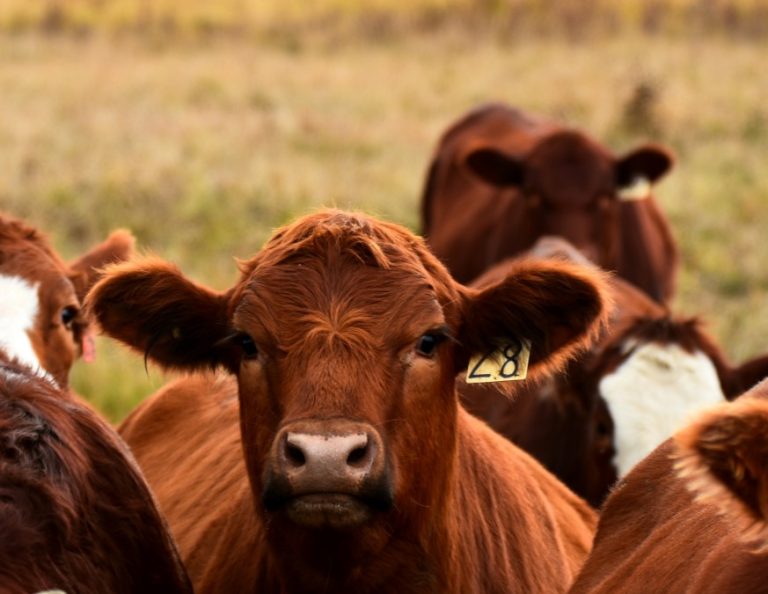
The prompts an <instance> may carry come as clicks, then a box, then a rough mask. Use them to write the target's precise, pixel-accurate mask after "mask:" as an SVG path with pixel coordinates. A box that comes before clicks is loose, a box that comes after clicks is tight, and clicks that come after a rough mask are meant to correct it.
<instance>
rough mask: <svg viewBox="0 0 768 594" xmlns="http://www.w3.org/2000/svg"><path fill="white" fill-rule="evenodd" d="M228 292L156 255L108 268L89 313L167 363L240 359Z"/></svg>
mask: <svg viewBox="0 0 768 594" xmlns="http://www.w3.org/2000/svg"><path fill="white" fill-rule="evenodd" d="M228 301H229V299H228V294H226V293H217V292H214V291H212V290H210V289H207V288H206V287H203V286H201V285H198V284H196V283H194V282H192V281H191V280H189V279H187V278H186V277H184V276H183V275H182V274H181V272H180V271H179V270H178V269H177V268H176V267H175V266H173V265H171V264H168V263H166V262H163V261H162V260H159V259H157V258H143V259H141V260H138V261H134V262H129V263H123V264H117V265H115V266H112V267H110V268H109V269H107V271H106V273H105V275H104V277H103V278H102V279H101V280H100V281H99V282H98V283H97V284H96V285H95V286H94V287H93V289H92V290H91V292H90V293H89V294H88V297H87V299H86V309H87V313H88V314H89V315H90V316H92V319H94V320H96V322H97V323H98V324H99V326H100V327H101V329H102V331H103V332H104V333H105V334H108V335H109V336H111V337H113V338H116V339H117V340H119V341H121V342H123V343H125V344H126V345H128V346H129V347H131V348H133V349H135V350H137V351H139V352H140V353H142V354H143V355H144V357H145V360H146V359H152V360H154V361H155V362H157V363H159V364H160V365H162V366H163V367H166V368H175V369H181V370H186V371H190V370H194V369H201V368H212V367H216V366H218V365H224V366H225V367H228V368H230V369H232V368H233V367H234V365H235V364H236V359H235V356H234V355H235V353H234V347H233V346H232V345H231V344H230V341H228V340H227V338H228V337H229V336H230V333H231V331H230V327H229V317H228Z"/></svg>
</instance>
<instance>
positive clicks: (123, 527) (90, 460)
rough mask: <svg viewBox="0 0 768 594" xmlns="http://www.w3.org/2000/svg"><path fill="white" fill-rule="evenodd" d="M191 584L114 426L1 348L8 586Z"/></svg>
mask: <svg viewBox="0 0 768 594" xmlns="http://www.w3.org/2000/svg"><path fill="white" fill-rule="evenodd" d="M49 588H57V589H62V590H64V591H66V592H67V593H68V594H76V593H84V594H85V593H88V594H91V593H97V592H104V593H106V592H109V593H113V594H121V593H125V594H129V593H130V594H146V593H151V592H156V593H158V594H160V593H163V594H167V593H173V592H178V593H182V592H191V587H190V585H189V581H188V578H187V577H186V574H185V572H184V569H183V568H182V565H181V563H180V561H179V559H178V555H177V553H176V549H175V547H174V545H173V542H172V541H171V538H170V536H169V535H168V533H167V530H166V527H165V524H164V521H163V519H162V518H161V516H160V514H159V512H158V511H157V508H156V506H155V503H154V501H153V499H152V495H151V494H150V492H149V489H148V488H147V486H146V484H145V483H144V480H143V478H142V476H141V474H140V473H139V470H138V468H137V467H136V465H135V463H134V462H133V458H132V457H131V455H130V454H129V453H128V450H127V448H126V447H125V445H124V443H123V442H122V440H121V439H120V438H119V437H118V436H117V434H116V433H115V431H114V430H113V429H112V428H111V427H109V426H108V425H107V424H106V423H105V422H103V421H102V420H100V419H99V418H98V416H97V415H96V414H94V413H93V412H92V411H91V410H90V409H89V408H87V407H85V406H83V405H81V404H79V403H78V402H77V401H75V400H74V399H73V397H72V396H71V395H70V394H68V393H67V392H66V391H64V390H61V389H59V388H58V387H56V386H54V384H53V383H52V382H50V381H48V380H47V379H43V378H40V377H39V376H36V375H34V374H32V373H31V372H30V371H29V370H28V369H26V368H24V367H22V366H18V365H16V364H13V363H10V362H9V361H8V360H7V359H6V358H5V357H4V356H3V355H2V353H0V591H2V592H3V593H7V594H29V593H31V592H37V591H40V590H44V589H49Z"/></svg>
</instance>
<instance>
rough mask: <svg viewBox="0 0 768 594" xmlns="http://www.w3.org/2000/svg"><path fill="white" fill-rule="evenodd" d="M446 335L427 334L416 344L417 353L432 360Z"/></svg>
mask: <svg viewBox="0 0 768 594" xmlns="http://www.w3.org/2000/svg"><path fill="white" fill-rule="evenodd" d="M445 339H446V335H445V334H443V333H440V332H427V333H426V334H424V335H423V336H422V337H421V338H419V341H418V342H417V343H416V352H417V353H418V354H419V355H421V356H422V357H428V358H430V359H431V358H432V357H434V355H435V352H436V351H437V347H438V346H440V343H441V342H443V341H444V340H445Z"/></svg>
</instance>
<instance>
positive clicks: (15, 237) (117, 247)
mask: <svg viewBox="0 0 768 594" xmlns="http://www.w3.org/2000/svg"><path fill="white" fill-rule="evenodd" d="M133 243H134V240H133V236H132V235H131V234H130V233H128V232H127V231H122V230H120V231H115V232H113V233H112V234H111V235H110V236H109V237H108V238H107V239H106V240H105V241H104V242H102V243H100V244H98V245H96V246H94V247H93V248H92V249H91V250H90V251H88V252H87V253H86V254H84V255H83V256H81V257H80V258H78V259H76V260H74V261H73V262H70V263H67V262H64V260H62V259H61V257H60V256H59V255H58V254H57V253H56V252H55V251H54V250H53V248H52V247H51V245H50V243H49V241H48V240H47V239H46V238H45V236H44V235H43V234H42V233H40V232H39V231H37V230H36V229H35V228H34V227H31V226H30V225H28V224H27V223H24V222H23V221H20V220H18V219H15V218H13V217H11V216H9V215H5V214H2V213H0V348H2V349H3V350H4V351H5V353H6V355H7V356H8V357H11V358H16V359H17V360H18V361H20V362H22V363H24V364H26V365H28V366H30V367H31V368H33V369H37V370H40V371H41V373H47V374H49V375H50V376H51V377H52V378H53V379H54V380H56V382H57V383H58V384H59V385H60V386H62V387H66V386H67V383H68V378H69V370H70V368H71V367H72V364H73V363H74V362H75V360H76V359H77V358H78V357H80V356H81V355H82V356H84V358H86V359H91V358H92V357H93V354H94V353H93V338H92V332H91V331H90V330H89V324H88V320H87V319H86V318H85V316H84V315H83V313H82V311H81V304H82V302H83V299H84V298H85V294H86V293H87V292H88V289H89V288H90V287H91V286H92V285H93V283H94V282H96V279H97V278H98V276H99V273H100V270H101V268H102V267H103V266H105V265H107V264H110V263H114V262H119V261H122V260H125V259H127V258H128V257H129V256H130V255H131V253H132V251H133Z"/></svg>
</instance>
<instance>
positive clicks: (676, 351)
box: [598, 342, 725, 476]
mask: <svg viewBox="0 0 768 594" xmlns="http://www.w3.org/2000/svg"><path fill="white" fill-rule="evenodd" d="M627 346H628V348H631V349H633V350H631V352H630V356H629V357H628V358H627V359H626V360H625V361H624V362H623V363H622V364H621V365H619V367H618V368H617V369H615V370H614V371H613V372H612V373H610V374H608V375H606V376H605V377H604V378H603V379H602V380H601V381H600V383H599V387H598V389H599V393H600V395H601V396H602V398H603V399H604V400H605V402H606V405H607V406H608V410H609V412H610V414H611V417H612V419H613V424H614V441H615V444H614V445H615V450H616V456H615V458H614V463H615V465H616V468H617V470H618V474H619V476H624V475H625V474H626V473H627V472H629V470H630V469H631V468H632V467H633V466H634V465H635V464H636V463H637V462H639V461H640V460H642V459H643V458H644V457H645V456H647V455H648V454H650V452H651V451H652V450H653V449H655V448H656V447H657V446H658V445H659V444H661V443H662V442H663V441H664V440H665V439H667V438H668V437H670V436H671V435H672V434H673V433H674V432H675V431H676V430H678V429H679V428H680V427H681V426H682V425H683V424H685V422H687V421H688V420H689V418H690V416H691V415H693V414H695V413H696V412H697V411H699V410H700V409H701V408H703V407H706V406H709V405H711V404H716V403H718V402H722V401H724V400H725V396H724V394H723V391H722V388H721V386H720V380H719V378H718V375H717V371H716V369H715V366H714V364H713V363H712V360H711V359H710V358H709V357H708V356H707V355H705V354H704V353H703V352H701V351H700V350H694V351H693V352H689V351H687V350H685V349H683V348H682V347H681V346H680V345H678V344H675V343H668V344H662V343H658V342H649V343H643V344H639V345H638V344H630V345H627Z"/></svg>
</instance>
